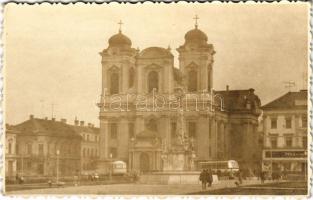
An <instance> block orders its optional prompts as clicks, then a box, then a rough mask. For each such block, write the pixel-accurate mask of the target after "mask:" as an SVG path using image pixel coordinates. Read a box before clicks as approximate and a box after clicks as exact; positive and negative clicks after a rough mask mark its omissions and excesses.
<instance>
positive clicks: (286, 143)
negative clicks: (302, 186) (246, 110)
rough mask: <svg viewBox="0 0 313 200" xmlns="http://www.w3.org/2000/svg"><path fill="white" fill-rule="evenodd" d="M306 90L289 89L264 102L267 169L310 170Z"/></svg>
mask: <svg viewBox="0 0 313 200" xmlns="http://www.w3.org/2000/svg"><path fill="white" fill-rule="evenodd" d="M307 93H308V91H307V90H300V91H299V92H288V93H286V94H284V95H283V96H281V97H279V98H277V99H275V100H274V101H272V102H270V103H268V104H266V105H264V106H262V109H263V131H264V150H263V165H262V168H263V170H264V171H268V172H270V173H273V172H281V173H282V172H283V173H285V174H302V175H306V174H307V159H308V157H307V151H308V149H307V142H308V140H307V137H308V131H307V130H308V129H307V126H308V120H307V119H308V106H307V102H308V96H307Z"/></svg>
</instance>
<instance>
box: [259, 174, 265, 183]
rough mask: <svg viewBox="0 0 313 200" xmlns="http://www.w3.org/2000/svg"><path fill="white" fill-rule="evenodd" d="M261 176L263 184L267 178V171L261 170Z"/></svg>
mask: <svg viewBox="0 0 313 200" xmlns="http://www.w3.org/2000/svg"><path fill="white" fill-rule="evenodd" d="M260 178H261V183H262V184H263V183H264V180H265V172H263V171H261V174H260Z"/></svg>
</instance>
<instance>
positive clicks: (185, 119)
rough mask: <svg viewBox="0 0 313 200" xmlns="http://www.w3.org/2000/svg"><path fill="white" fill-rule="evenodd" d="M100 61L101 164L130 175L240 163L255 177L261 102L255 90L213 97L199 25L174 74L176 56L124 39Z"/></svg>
mask: <svg viewBox="0 0 313 200" xmlns="http://www.w3.org/2000/svg"><path fill="white" fill-rule="evenodd" d="M108 42H109V46H108V47H107V48H105V49H104V50H103V51H102V52H101V53H100V55H101V58H102V61H101V63H102V86H101V88H102V93H101V99H100V103H99V104H98V106H99V107H100V115H99V119H100V147H101V148H100V162H99V166H98V167H99V168H106V166H108V163H109V162H111V161H112V160H123V161H125V162H126V163H127V164H128V170H138V171H145V172H153V171H182V170H184V171H186V170H187V171H190V170H196V169H197V163H198V162H199V161H204V160H230V159H234V160H237V161H238V162H239V163H240V165H241V166H242V168H243V169H245V170H247V171H248V170H256V169H257V168H258V167H259V166H260V162H259V160H257V158H256V151H255V144H256V143H257V139H256V137H255V135H256V134H257V125H258V120H257V119H258V116H259V114H260V112H259V106H260V100H259V98H258V97H257V95H255V94H254V90H253V89H247V90H229V88H228V87H227V89H226V90H224V91H215V90H213V61H214V58H213V56H214V54H215V50H214V47H213V45H212V44H209V43H208V38H207V36H206V34H205V33H204V32H202V31H201V30H200V29H199V28H198V25H197V24H196V25H195V28H194V29H192V30H190V31H188V32H187V33H186V34H185V43H184V44H183V45H181V46H180V47H179V48H177V51H178V53H179V66H178V67H175V66H174V56H173V54H172V53H171V49H170V48H162V47H148V48H146V49H144V50H142V51H140V50H139V49H134V48H132V42H131V40H130V39H129V38H128V37H127V36H125V35H124V34H122V31H121V30H119V33H117V34H116V35H113V36H112V37H111V38H110V39H109V41H108Z"/></svg>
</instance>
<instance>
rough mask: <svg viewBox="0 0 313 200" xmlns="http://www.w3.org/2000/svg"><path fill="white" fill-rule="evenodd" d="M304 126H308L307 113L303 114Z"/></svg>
mask: <svg viewBox="0 0 313 200" xmlns="http://www.w3.org/2000/svg"><path fill="white" fill-rule="evenodd" d="M301 121H302V128H306V127H307V126H308V117H307V116H306V114H305V115H302V116H301Z"/></svg>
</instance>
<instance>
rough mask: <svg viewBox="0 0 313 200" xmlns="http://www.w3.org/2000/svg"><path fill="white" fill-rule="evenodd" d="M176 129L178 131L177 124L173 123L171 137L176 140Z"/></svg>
mask: <svg viewBox="0 0 313 200" xmlns="http://www.w3.org/2000/svg"><path fill="white" fill-rule="evenodd" d="M176 129H177V123H176V122H172V123H171V137H172V138H175V137H176Z"/></svg>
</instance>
